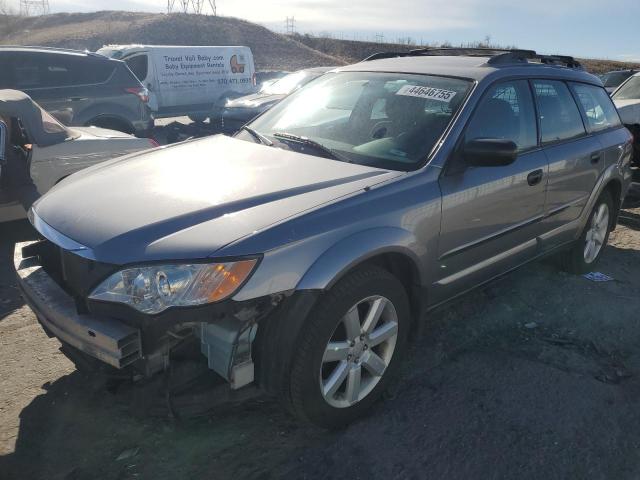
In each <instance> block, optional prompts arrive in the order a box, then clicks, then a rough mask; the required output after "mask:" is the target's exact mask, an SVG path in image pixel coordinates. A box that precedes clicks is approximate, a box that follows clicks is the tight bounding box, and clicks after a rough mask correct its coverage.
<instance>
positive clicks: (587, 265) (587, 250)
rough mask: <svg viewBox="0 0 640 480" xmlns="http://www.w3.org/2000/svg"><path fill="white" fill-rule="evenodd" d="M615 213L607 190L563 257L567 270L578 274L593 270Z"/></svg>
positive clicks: (605, 241)
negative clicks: (577, 237) (575, 240)
mask: <svg viewBox="0 0 640 480" xmlns="http://www.w3.org/2000/svg"><path fill="white" fill-rule="evenodd" d="M613 215H614V211H613V200H612V199H611V194H610V193H609V192H608V191H605V192H603V193H602V195H600V198H598V200H597V201H596V204H595V205H594V207H593V210H592V211H591V215H590V216H589V220H588V221H587V224H586V225H585V227H584V230H583V232H582V234H581V235H580V238H579V239H578V240H577V242H576V243H575V244H574V245H573V247H572V248H571V250H569V251H567V252H566V253H564V254H563V256H562V257H561V260H562V266H563V268H564V269H565V270H567V271H568V272H571V273H576V274H583V273H588V272H590V271H593V268H594V267H595V266H596V264H597V263H598V261H599V260H600V257H601V256H602V252H603V251H604V247H605V245H606V244H607V240H608V239H609V233H610V231H611V223H612V222H611V220H612V218H613Z"/></svg>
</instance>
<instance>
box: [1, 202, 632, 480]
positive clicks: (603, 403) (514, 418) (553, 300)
mask: <svg viewBox="0 0 640 480" xmlns="http://www.w3.org/2000/svg"><path fill="white" fill-rule="evenodd" d="M638 207H640V202H636V204H635V205H633V204H631V205H630V208H628V209H626V210H625V211H624V212H623V215H622V218H621V225H620V226H619V227H618V229H617V230H616V231H615V232H614V233H613V234H612V237H611V239H610V244H611V245H610V246H609V248H608V249H607V251H606V254H605V255H604V258H603V261H602V263H601V265H600V267H599V270H600V271H602V272H604V273H606V274H608V275H610V276H612V277H613V278H614V279H615V280H613V281H610V282H606V283H594V282H591V281H589V280H587V279H585V278H582V277H575V276H571V275H567V274H564V273H560V272H558V271H557V270H556V268H555V267H554V265H553V264H552V262H549V261H546V262H543V263H536V264H532V265H529V266H527V267H525V268H522V269H521V270H519V271H518V272H516V273H515V274H513V275H511V276H509V277H507V278H506V279H504V280H502V281H499V282H497V283H494V284H492V285H491V286H490V287H488V288H486V289H484V290H482V291H478V292H476V293H473V294H470V295H468V296H467V297H466V298H465V299H464V300H462V301H460V302H458V303H456V304H455V305H453V306H449V307H447V308H444V309H442V310H441V311H439V312H436V313H435V314H433V315H432V316H431V318H430V322H429V323H428V325H427V326H426V328H425V329H424V332H422V334H421V335H420V337H419V338H418V340H417V341H416V342H415V343H414V344H413V346H412V349H411V351H410V353H409V358H408V361H407V362H406V363H405V366H404V369H403V374H402V377H403V378H402V380H401V381H400V382H399V383H398V384H397V385H396V386H395V387H394V388H393V389H392V391H391V392H390V393H389V394H388V395H387V396H386V398H385V399H384V401H382V402H380V403H379V404H378V405H377V407H376V408H375V411H374V412H372V415H371V416H370V417H369V418H367V419H364V420H362V421H360V422H358V423H357V424H355V425H352V426H350V427H349V428H346V429H345V430H343V431H340V432H333V433H328V432H324V431H319V430H315V429H312V428H308V427H303V426H299V425H297V424H296V423H295V422H294V421H293V420H292V419H291V418H289V417H288V416H287V415H285V414H284V413H282V412H281V410H280V409H279V407H278V406H277V404H276V403H275V402H273V401H271V400H269V399H257V400H252V401H251V402H249V403H246V404H244V405H242V406H232V407H227V408H225V409H221V410H219V411H217V412H216V413H213V414H210V415H208V416H205V417H201V418H196V419H190V420H172V419H169V418H156V417H149V416H134V415H132V414H131V413H130V409H129V405H128V397H127V396H126V395H124V394H123V393H121V391H120V390H118V391H116V392H115V393H113V391H109V390H105V388H104V387H103V386H102V385H100V384H99V382H96V381H93V380H92V379H90V378H87V377H86V376H84V375H82V374H80V373H79V372H77V371H76V370H75V369H74V367H73V366H72V364H71V363H70V362H69V361H68V360H67V359H66V358H65V357H64V356H62V354H60V353H59V352H58V346H59V344H58V342H57V341H56V340H55V339H48V338H47V337H46V336H45V334H44V333H43V332H42V330H41V329H40V328H39V326H38V325H37V323H36V320H35V318H34V316H33V314H32V313H31V312H30V311H29V309H28V308H27V307H25V306H24V305H23V302H22V301H21V299H20V297H19V295H18V292H17V290H16V288H15V285H14V281H13V278H12V273H11V268H10V262H9V257H10V254H11V249H12V244H13V242H15V241H16V240H19V239H24V238H29V236H30V235H31V233H30V231H29V229H28V226H27V225H26V224H24V223H13V224H10V225H2V226H1V227H0V228H1V229H2V235H1V236H2V240H1V242H0V477H1V478H2V479H5V478H6V479H9V478H11V479H18V478H20V479H26V478H40V479H90V478H91V479H93V478H103V479H129V478H131V479H133V478H143V479H180V478H189V479H200V478H202V479H204V478H207V479H226V478H234V479H243V478H261V479H267V478H281V477H284V476H287V478H327V479H329V478H345V477H350V478H399V479H405V478H406V479H412V478H416V479H418V478H433V479H436V478H447V479H455V478H464V479H469V478H482V479H491V478H519V479H528V478H532V479H533V478H536V479H539V478H547V479H555V478H572V479H578V478H589V479H599V478H603V479H604V478H607V479H617V480H621V479H637V478H639V477H640V322H639V321H638V320H639V319H640V315H639V313H638V312H640V208H638Z"/></svg>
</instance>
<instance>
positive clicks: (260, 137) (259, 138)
mask: <svg viewBox="0 0 640 480" xmlns="http://www.w3.org/2000/svg"><path fill="white" fill-rule="evenodd" d="M241 130H244V131H245V132H247V133H249V135H251V136H252V137H253V138H255V139H256V140H257V141H258V142H259V143H261V144H263V145H267V146H268V147H273V142H272V141H271V140H269V139H268V138H267V137H265V136H264V135H262V134H261V133H260V132H256V131H255V130H254V129H253V128H251V127H247V126H246V125H243V126H242V128H241Z"/></svg>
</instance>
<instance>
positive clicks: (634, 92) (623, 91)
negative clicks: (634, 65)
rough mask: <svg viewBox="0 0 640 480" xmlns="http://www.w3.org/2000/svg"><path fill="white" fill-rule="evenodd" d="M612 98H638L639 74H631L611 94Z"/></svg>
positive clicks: (639, 93) (639, 96)
mask: <svg viewBox="0 0 640 480" xmlns="http://www.w3.org/2000/svg"><path fill="white" fill-rule="evenodd" d="M613 99H614V100H640V76H635V75H634V76H633V77H631V78H629V80H627V82H626V83H625V84H624V85H622V86H621V87H620V88H619V89H618V91H617V92H616V93H615V95H613Z"/></svg>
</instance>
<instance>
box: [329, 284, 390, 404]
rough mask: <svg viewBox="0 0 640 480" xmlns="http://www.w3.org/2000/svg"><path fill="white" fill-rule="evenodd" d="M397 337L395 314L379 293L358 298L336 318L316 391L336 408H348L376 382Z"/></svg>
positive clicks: (359, 399) (384, 368)
mask: <svg viewBox="0 0 640 480" xmlns="http://www.w3.org/2000/svg"><path fill="white" fill-rule="evenodd" d="M397 338H398V314H397V312H396V309H395V307H394V306H393V303H392V302H391V301H390V300H389V299H387V298H385V297H382V296H377V295H376V296H372V297H367V298H364V299H362V300H360V301H359V302H358V303H356V304H355V305H354V306H353V307H351V308H350V309H349V310H348V311H347V313H346V314H345V315H344V316H343V317H342V318H341V319H340V322H339V323H338V325H337V327H336V328H335V330H334V332H333V334H332V336H331V338H330V339H329V342H328V343H327V345H326V347H325V350H324V355H323V357H322V365H321V367H320V390H321V392H322V396H323V397H324V399H325V401H326V402H327V403H328V404H329V405H331V406H333V407H336V408H346V407H350V406H352V405H354V404H356V403H358V402H359V401H361V400H362V399H363V398H365V397H366V396H367V395H368V394H369V393H371V391H372V390H373V389H374V388H375V386H376V385H377V384H378V382H379V381H380V379H381V378H382V376H383V375H384V373H385V370H386V369H387V367H388V366H389V363H390V362H391V358H392V357H393V352H394V350H395V346H396V341H397Z"/></svg>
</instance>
